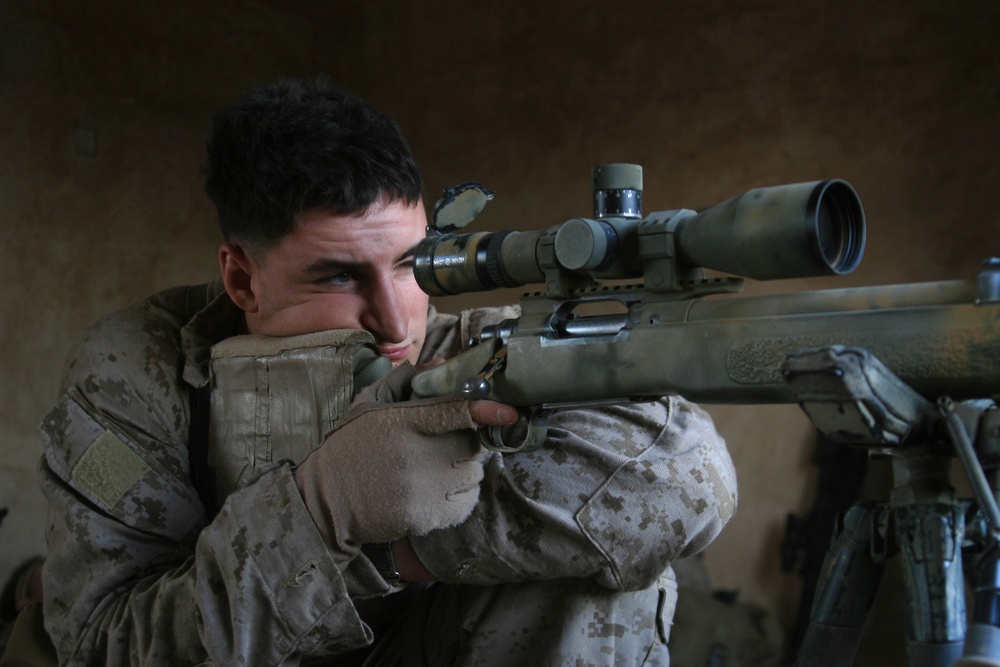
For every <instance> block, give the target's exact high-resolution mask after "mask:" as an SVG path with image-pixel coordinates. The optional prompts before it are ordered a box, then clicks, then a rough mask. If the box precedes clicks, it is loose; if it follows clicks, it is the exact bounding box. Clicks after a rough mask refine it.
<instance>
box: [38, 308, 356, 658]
mask: <svg viewBox="0 0 1000 667" xmlns="http://www.w3.org/2000/svg"><path fill="white" fill-rule="evenodd" d="M137 329H141V330H142V333H143V336H141V337H137V336H136V331H137ZM137 339H140V340H142V341H143V342H142V343H141V344H136V343H134V341H135V340H137ZM175 348H176V343H175V342H174V340H173V339H172V338H171V337H170V336H169V335H167V334H166V333H162V334H161V333H158V329H157V327H155V326H153V324H152V323H151V320H150V319H149V318H148V317H147V318H144V319H142V325H141V326H138V325H136V326H133V325H131V324H130V323H129V322H125V323H124V324H123V323H122V322H121V321H120V320H116V321H113V322H105V323H103V324H101V325H99V326H98V327H97V328H96V329H94V330H92V331H91V332H90V333H89V334H88V336H87V338H86V339H85V341H84V343H83V345H82V346H80V347H79V348H78V349H77V350H76V352H75V353H74V354H73V355H72V356H71V360H70V363H69V364H68V367H67V368H68V371H67V377H66V380H65V382H64V386H65V393H64V395H63V397H62V399H61V400H60V401H59V403H58V404H57V405H56V407H55V408H54V409H53V410H52V411H51V413H50V414H49V415H48V416H47V418H46V419H45V421H44V422H43V425H42V434H43V439H44V441H45V456H44V458H43V461H42V464H41V481H42V485H43V488H44V490H45V491H46V493H47V495H48V498H49V501H50V522H49V527H48V542H49V553H48V556H47V561H46V566H45V572H44V586H45V609H44V612H45V623H46V629H47V630H48V632H49V634H50V636H51V637H52V640H53V643H54V644H55V646H56V648H57V651H58V653H59V657H60V663H61V664H64V665H85V664H95V665H96V664H114V665H127V664H143V665H157V664H163V665H184V664H199V663H205V662H207V661H210V662H213V663H217V664H273V665H283V664H298V658H299V656H301V655H324V654H328V653H331V652H334V651H337V650H342V649H345V648H351V647H355V646H361V645H364V644H366V643H368V642H369V641H370V639H371V637H370V631H369V630H368V628H367V627H366V626H364V625H363V624H362V623H361V622H360V620H359V618H358V617H357V614H356V612H355V611H354V608H353V605H352V604H351V602H350V600H349V598H348V595H347V592H346V590H345V585H344V582H343V579H342V577H341V575H340V573H339V572H338V570H337V568H336V566H335V564H334V563H333V560H332V558H331V557H330V554H329V552H328V551H327V549H326V547H325V546H324V545H323V543H322V540H321V538H320V537H319V535H318V533H317V532H316V530H315V527H314V526H313V523H312V521H311V519H310V518H309V516H308V514H307V512H306V509H305V507H304V505H303V503H302V501H301V498H300V496H299V495H298V493H297V490H296V488H295V485H294V481H293V479H292V476H291V473H290V470H289V469H288V467H287V466H285V465H275V466H274V467H272V468H270V469H269V470H267V471H266V472H264V473H263V474H262V475H261V476H260V477H259V478H258V479H257V480H256V481H255V482H254V483H252V484H250V485H248V486H247V487H246V488H244V489H242V490H241V491H239V492H237V493H234V494H233V495H232V496H231V497H230V498H229V499H228V500H227V502H226V503H225V505H224V506H223V507H222V509H221V510H220V512H219V513H218V515H217V516H216V517H215V518H214V519H213V520H212V521H211V522H208V520H207V518H206V516H205V514H204V510H203V508H202V505H201V502H200V500H199V498H198V496H197V493H196V492H195V490H194V488H193V487H192V485H191V483H190V479H189V476H188V472H187V455H188V452H187V426H188V423H187V420H188V416H187V403H186V399H185V396H186V392H185V391H184V390H183V389H182V388H181V387H180V383H179V380H178V379H177V378H178V377H179V373H180V363H179V362H178V360H177V354H176V350H175ZM237 610H238V612H237Z"/></svg>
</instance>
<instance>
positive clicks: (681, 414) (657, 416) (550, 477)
mask: <svg viewBox="0 0 1000 667" xmlns="http://www.w3.org/2000/svg"><path fill="white" fill-rule="evenodd" d="M736 500H737V495H736V474H735V470H734V468H733V464H732V460H731V458H730V456H729V453H728V451H727V450H726V447H725V443H724V442H723V440H722V438H721V437H720V436H719V435H718V434H717V432H716V430H715V428H714V425H713V424H712V420H711V418H710V417H709V416H708V414H707V413H705V412H704V411H703V410H701V409H700V408H698V407H697V406H695V405H694V404H692V403H689V402H687V401H685V400H684V399H682V398H679V397H669V398H664V399H662V400H661V401H656V402H650V403H633V404H628V405H622V406H614V407H608V408H603V409H589V410H565V411H559V412H554V413H553V414H552V415H551V416H550V417H549V431H548V439H547V441H546V442H545V444H544V445H543V446H542V447H541V448H540V449H538V450H536V451H534V452H525V453H517V454H505V455H501V454H493V455H492V456H491V458H490V460H489V462H488V464H487V473H486V479H485V481H484V482H483V486H482V491H481V496H480V502H479V505H478V506H477V508H476V510H475V511H474V513H473V515H472V517H471V518H470V519H469V520H468V521H466V522H465V523H463V524H462V525H460V526H458V527H456V528H452V529H447V530H441V531H435V532H432V533H430V534H428V535H425V536H422V537H411V542H412V543H413V546H414V549H415V550H416V552H417V554H418V556H419V557H420V558H421V560H422V561H423V562H424V564H425V565H426V566H427V568H428V569H429V570H430V571H431V572H433V573H434V574H435V575H437V576H438V577H439V578H440V579H441V580H443V581H449V582H461V583H473V584H494V583H499V582H504V581H528V580H537V579H551V578H559V577H588V578H593V579H594V580H596V581H597V582H599V583H600V584H602V585H604V586H606V587H608V588H611V589H615V590H636V589H639V588H642V587H645V586H647V585H650V584H651V583H652V582H653V581H654V580H655V579H656V577H657V576H658V575H659V574H660V573H661V572H663V571H664V570H665V569H666V568H667V566H668V565H669V564H670V562H671V561H673V560H674V559H676V558H678V557H681V556H688V555H692V554H694V553H697V552H698V551H700V550H702V549H704V548H705V546H707V545H708V544H709V543H710V542H711V541H712V540H713V539H714V538H715V537H716V536H717V535H718V533H719V532H720V531H721V530H722V528H723V526H725V524H726V523H727V522H728V521H729V519H730V518H731V517H732V515H733V513H734V512H735V509H736Z"/></svg>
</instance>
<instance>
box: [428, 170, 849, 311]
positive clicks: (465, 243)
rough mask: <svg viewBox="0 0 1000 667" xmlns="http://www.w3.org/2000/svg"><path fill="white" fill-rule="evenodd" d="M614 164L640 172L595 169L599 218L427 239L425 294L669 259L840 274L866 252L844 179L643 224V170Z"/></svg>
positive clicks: (619, 272)
mask: <svg viewBox="0 0 1000 667" xmlns="http://www.w3.org/2000/svg"><path fill="white" fill-rule="evenodd" d="M608 167H632V168H635V165H602V166H600V167H595V170H594V174H595V177H594V192H595V218H596V219H589V218H574V219H572V220H569V221H567V222H564V223H562V224H559V225H555V226H553V227H549V228H548V229H545V230H540V231H524V232H520V231H500V232H478V233H472V234H436V235H432V236H428V237H427V238H426V239H424V240H423V241H422V242H421V243H420V244H419V245H418V246H417V248H416V252H415V256H414V274H415V276H416V279H417V282H418V284H419V285H420V287H421V289H423V290H424V291H425V292H427V293H428V294H430V295H432V296H446V295H452V294H462V293H464V292H479V291H485V290H492V289H496V288H498V287H518V286H521V285H526V284H529V283H541V282H547V281H549V282H550V281H551V277H552V275H553V271H555V272H556V273H557V274H559V275H561V276H566V275H570V276H573V275H577V276H589V277H590V278H593V279H630V278H639V277H643V276H644V275H645V274H646V269H647V267H649V266H650V265H652V264H653V263H654V262H656V263H659V265H660V266H661V267H662V265H663V263H664V260H667V263H668V264H669V265H670V266H672V267H673V268H672V269H671V270H672V271H674V272H675V275H681V274H682V273H683V272H684V271H686V270H690V269H698V268H706V269H714V270H717V271H722V272H725V273H730V274H735V275H737V276H743V277H747V278H754V279H756V280H773V279H780V278H801V277H807V276H819V275H839V274H845V273H850V272H851V271H853V270H854V269H855V268H856V267H857V265H858V263H859V262H860V261H861V256H862V254H863V253H864V245H865V217H864V211H863V210H862V207H861V201H860V199H859V198H858V195H857V193H856V192H855V190H854V188H853V187H851V185H850V184H849V183H847V182H846V181H843V180H839V179H834V180H826V181H813V182H809V183H795V184H791V185H778V186H773V187H765V188H757V189H754V190H750V191H748V192H746V193H744V194H742V195H740V196H738V197H734V198H733V199H730V200H728V201H725V202H723V203H721V204H718V205H716V206H713V207H711V208H709V209H707V210H705V211H702V212H700V213H696V212H695V211H691V210H687V209H679V210H672V211H662V212H658V213H653V214H652V215H650V216H647V217H646V218H642V217H641V213H638V212H637V211H636V210H635V207H634V205H635V204H636V202H641V188H642V177H641V168H639V169H640V171H639V172H638V181H636V179H635V177H634V176H632V177H630V176H629V173H632V174H634V171H633V172H629V171H622V170H620V169H619V170H613V169H612V170H607V169H606V168H608ZM599 169H605V171H604V172H601V174H599V173H598V170H599ZM606 173H610V174H611V176H610V177H609V178H610V182H611V183H612V186H611V187H608V185H609V178H605V176H604V175H602V174H606ZM623 174H624V176H623ZM630 178H631V182H629V179H630ZM609 201H611V202H615V203H616V205H617V203H620V202H622V201H624V202H627V204H628V206H625V207H617V208H616V206H611V207H610V208H611V212H610V214H609V213H608V208H609V207H608V206H607V204H608V202H609ZM598 207H600V208H599V209H598Z"/></svg>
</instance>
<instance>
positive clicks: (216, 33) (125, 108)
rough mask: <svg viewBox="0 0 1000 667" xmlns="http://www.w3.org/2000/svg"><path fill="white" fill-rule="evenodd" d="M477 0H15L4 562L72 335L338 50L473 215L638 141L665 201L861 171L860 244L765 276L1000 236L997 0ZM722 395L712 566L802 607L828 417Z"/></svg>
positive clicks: (126, 295)
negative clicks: (217, 128) (224, 126)
mask: <svg viewBox="0 0 1000 667" xmlns="http://www.w3.org/2000/svg"><path fill="white" fill-rule="evenodd" d="M473 4H474V3H462V2H446V1H443V0H438V1H437V2H429V3H428V2H389V1H375V2H367V3H354V4H352V5H351V6H344V4H343V3H310V2H293V3H289V2H277V1H276V2H274V3H273V6H269V5H268V4H267V3H262V2H258V3H245V4H243V3H236V2H221V3H196V2H191V1H187V2H175V3H152V2H134V3H111V2H91V3H88V9H87V10H86V11H84V10H81V9H79V8H78V7H79V6H78V5H77V4H74V3H68V2H56V1H52V0H50V1H48V2H45V1H37V0H36V1H32V2H28V1H27V0H4V1H2V2H0V128H2V130H0V157H2V159H0V234H2V238H3V245H2V248H0V253H2V260H0V277H2V287H0V304H2V306H3V312H4V316H3V318H2V320H0V349H3V350H4V354H3V356H2V358H0V368H2V377H3V378H4V380H5V382H4V383H3V386H2V387H0V414H2V415H3V418H4V424H5V429H4V434H3V438H2V440H0V447H2V448H3V451H4V453H5V455H4V456H3V457H2V459H0V506H6V507H9V508H10V509H11V515H10V516H9V517H8V518H7V520H6V521H5V523H4V525H3V527H2V529H0V532H2V537H3V544H4V549H3V550H2V552H0V574H2V573H3V572H6V571H9V569H10V568H11V567H12V566H13V565H14V564H15V563H17V562H19V560H20V559H22V558H23V557H25V556H27V555H29V554H31V553H35V552H39V551H41V550H42V548H43V524H44V514H43V509H42V505H43V500H42V498H41V496H40V494H39V493H38V492H37V490H36V489H35V487H34V481H33V468H34V465H35V461H36V459H37V456H38V454H39V452H40V445H39V442H38V438H37V435H36V431H35V425H36V424H37V422H38V421H39V420H40V419H41V417H42V416H43V414H44V413H45V411H46V410H47V409H48V407H49V405H50V404H51V403H52V401H53V399H54V396H55V389H56V383H57V378H58V373H59V367H60V364H61V359H62V358H63V356H64V355H65V353H66V351H67V350H68V347H69V345H70V343H71V341H72V340H73V339H74V338H75V336H76V335H77V334H78V333H79V331H80V330H81V329H82V328H83V327H84V326H85V325H86V324H87V323H88V322H89V321H91V320H93V319H94V318H95V317H97V316H99V315H101V314H102V313H104V312H106V311H108V310H110V309H113V308H115V307H118V306H120V305H123V304H125V303H128V302H130V301H133V300H135V299H137V298H140V297H141V296H143V295H145V294H146V293H148V292H151V291H153V290H156V289H159V288H162V287H166V286H168V285H171V284H176V283H179V282H186V281H199V280H202V279H204V278H206V277H208V276H209V275H211V274H212V272H213V271H214V266H215V261H214V247H215V245H216V243H217V234H216V232H215V230H214V228H213V226H212V219H211V211H210V208H209V206H208V205H207V202H206V201H205V198H204V196H203V195H202V194H201V184H200V180H199V175H198V169H199V166H200V163H201V160H202V152H203V142H204V131H205V128H206V126H207V121H208V116H209V113H210V111H211V110H212V109H213V108H215V107H217V106H218V105H219V104H221V103H223V102H224V101H226V100H228V99H230V98H231V97H232V96H233V95H234V94H236V92H237V91H239V90H242V89H244V88H245V87H247V86H249V85H251V84H253V83H257V82H260V81H263V80H267V79H270V78H272V77H274V76H276V75H279V74H314V73H327V74H331V75H333V76H334V77H336V78H339V79H340V80H341V81H343V82H344V83H345V84H347V85H348V86H349V87H351V88H354V89H355V90H357V91H358V92H360V93H362V94H364V95H365V96H367V97H369V98H370V99H372V100H373V101H374V102H376V103H377V105H378V106H380V107H381V108H383V109H384V110H387V111H389V112H390V113H392V114H393V115H395V116H396V117H397V119H398V120H399V121H400V122H401V124H402V125H403V127H404V129H405V130H406V132H407V134H408V136H409V137H410V139H411V142H412V144H413V148H414V150H415V152H416V154H417V156H418V159H419V160H420V161H421V163H422V164H423V168H424V172H425V177H426V181H427V188H428V192H429V193H430V194H429V199H431V200H433V199H434V198H436V196H437V193H438V192H439V191H440V188H442V187H444V186H448V185H453V184H455V183H458V182H460V181H464V180H470V179H475V180H481V181H483V182H484V183H486V184H487V185H488V186H490V187H491V188H492V189H493V190H494V191H495V192H496V193H497V199H496V201H495V202H494V203H493V204H491V205H490V207H489V208H488V209H487V212H486V213H484V215H483V218H482V223H481V227H480V228H486V227H487V226H488V227H492V228H500V227H509V228H526V227H532V226H533V227H539V226H547V225H550V224H554V223H556V222H560V221H562V220H564V219H567V218H569V217H573V216H577V215H585V214H588V213H589V212H590V193H589V187H590V184H589V170H590V167H591V166H592V165H594V164H597V163H601V162H613V161H628V162H636V163H640V164H643V165H644V166H645V174H646V178H645V209H646V211H653V210H658V209H666V208H677V207H687V208H698V207H702V206H705V205H708V204H711V203H714V202H717V201H721V200H723V199H726V198H728V197H730V196H733V195H735V194H739V193H740V192H742V191H744V190H746V189H748V188H750V187H756V186H760V185H772V184H777V183H786V182H796V181H802V180H813V179H818V178H826V177H833V176H838V177H842V178H846V179H848V180H849V181H851V182H852V183H854V185H855V186H856V187H857V189H858V191H859V192H860V194H861V196H862V199H863V200H864V203H865V207H866V212H867V214H868V220H869V245H868V253H867V257H866V259H865V261H864V262H863V263H862V267H861V268H860V269H859V270H858V271H857V272H856V273H855V274H853V275H852V276H849V277H847V278H844V279H841V280H840V281H836V282H835V281H830V280H819V279H816V280H809V281H796V282H794V283H791V284H781V285H766V286H752V287H751V288H750V289H751V290H761V289H766V290H788V289H800V288H809V289H817V288H820V287H826V286H831V285H835V284H836V285H857V284H874V283H887V282H911V281H918V280H935V279H945V278H953V277H965V276H970V275H972V274H974V273H975V272H976V271H977V270H978V266H979V264H980V262H981V260H982V259H983V257H984V256H986V255H987V254H991V253H998V252H1000V240H998V239H997V231H998V229H1000V221H998V215H997V210H998V206H997V204H998V199H1000V195H998V190H997V184H998V182H1000V179H998V176H1000V166H998V161H997V159H996V156H997V155H998V154H1000V129H998V128H1000V125H998V120H1000V118H998V116H1000V89H998V84H997V81H998V80H1000V50H998V48H997V46H996V41H995V35H996V34H997V29H998V28H1000V10H998V9H997V8H996V6H995V5H993V4H991V3H985V2H972V1H967V2H953V3H947V4H946V5H945V4H942V3H930V2H923V1H921V2H911V1H904V0H886V1H883V2H867V1H861V0H852V1H851V2H847V3H830V2H818V1H808V2H791V1H786V2H764V1H761V0H740V1H736V2H727V3H723V2H709V3H680V2H645V3H640V2H636V3H630V2H618V3H613V4H612V3H601V2H596V1H593V0H582V1H580V2H576V3H570V4H567V3H563V2H550V1H548V0H544V1H542V2H532V3H520V4H519V5H518V6H517V7H513V8H512V7H509V6H500V4H498V3H479V4H480V5H482V6H472V5H473ZM505 4H513V3H505ZM322 5H330V7H329V8H323V9H318V8H317V7H319V6H322ZM335 5H336V6H335ZM514 296H516V293H515V294H504V295H491V296H489V297H483V300H491V301H496V300H499V299H503V300H509V299H511V298H513V297H514ZM470 302H472V301H471V300H469V299H462V300H459V299H452V300H450V301H449V300H445V301H443V304H442V305H443V306H444V307H448V308H452V307H459V306H461V305H463V304H466V303H470ZM678 353H683V352H682V351H678ZM713 413H714V414H716V415H717V417H718V419H719V425H720V429H721V430H722V431H723V433H724V434H725V435H726V436H727V437H728V439H729V442H730V446H731V450H732V452H733V455H734V458H735V459H736V462H737V466H738V469H739V472H740V479H741V498H740V510H739V514H738V516H737V518H736V519H735V520H734V522H733V523H732V524H731V526H730V527H729V528H728V529H727V531H726V532H725V533H724V534H723V535H722V537H721V538H720V539H719V540H718V541H717V542H716V543H715V544H714V545H713V546H712V547H711V548H710V549H709V552H708V562H709V565H710V567H711V570H712V575H713V578H714V580H715V583H716V584H717V585H719V586H723V587H727V588H739V589H741V590H742V597H743V598H744V599H749V600H752V601H756V602H760V603H762V604H765V605H767V606H768V607H770V608H771V609H773V610H775V611H776V612H777V613H778V614H779V617H780V618H781V619H782V620H783V621H785V622H786V624H787V623H789V622H790V620H791V617H792V614H793V613H794V608H795V604H796V601H797V598H798V579H797V578H796V577H794V576H792V575H786V574H782V573H780V572H779V569H778V559H777V544H778V541H779V539H780V535H781V531H782V528H783V525H784V517H785V514H786V513H787V512H789V511H797V510H801V509H803V508H804V507H806V506H808V505H809V504H810V503H811V502H812V500H813V497H812V488H813V485H814V481H815V480H814V477H815V470H814V469H813V466H811V465H810V463H809V457H810V456H811V453H812V452H811V429H810V425H809V423H808V421H807V420H805V418H804V417H803V416H802V415H801V414H799V413H798V411H797V410H796V409H795V408H792V407H789V406H779V407H768V408H762V409H757V408H754V409H748V408H724V409H723V408H713Z"/></svg>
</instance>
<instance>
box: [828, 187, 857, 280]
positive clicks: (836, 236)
mask: <svg viewBox="0 0 1000 667" xmlns="http://www.w3.org/2000/svg"><path fill="white" fill-rule="evenodd" d="M816 242H817V247H818V251H819V254H820V256H821V258H822V260H823V261H824V262H826V263H827V265H828V266H829V267H830V269H831V270H832V271H833V272H834V273H837V274H844V273H850V272H851V271H853V270H854V269H856V268H857V266H858V264H859V263H860V262H861V257H862V255H863V254H864V249H865V216H864V211H863V210H862V208H861V200H860V199H859V198H858V195H857V193H856V192H854V189H853V188H852V187H851V186H850V185H848V184H847V183H846V182H844V181H829V182H828V183H827V184H826V187H824V188H821V189H820V190H819V192H818V200H817V202H816Z"/></svg>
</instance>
